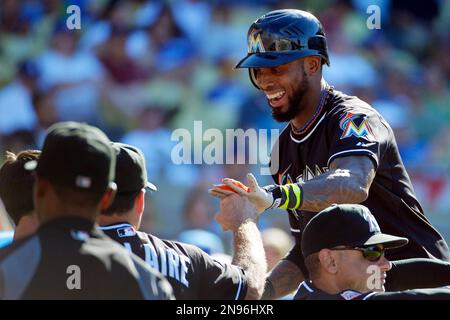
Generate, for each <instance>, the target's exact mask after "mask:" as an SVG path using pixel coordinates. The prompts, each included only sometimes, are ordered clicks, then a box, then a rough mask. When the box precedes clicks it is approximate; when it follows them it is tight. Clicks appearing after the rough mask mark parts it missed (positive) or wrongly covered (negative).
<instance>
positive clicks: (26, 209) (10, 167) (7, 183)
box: [0, 150, 41, 225]
mask: <svg viewBox="0 0 450 320" xmlns="http://www.w3.org/2000/svg"><path fill="white" fill-rule="evenodd" d="M40 154H41V151H39V150H24V151H21V152H19V153H18V154H17V155H16V154H14V153H12V152H9V151H6V161H5V163H4V164H3V166H2V167H1V168H0V198H1V199H2V201H3V204H4V206H5V209H6V211H7V212H8V214H9V216H10V217H11V219H12V220H13V221H14V223H15V224H16V225H17V224H18V223H19V221H20V219H21V218H22V217H23V216H25V215H27V214H29V213H31V212H32V211H33V210H34V203H33V184H34V176H33V173H32V172H30V171H28V170H26V169H25V167H24V165H25V163H27V162H28V161H32V160H38V159H39V156H40Z"/></svg>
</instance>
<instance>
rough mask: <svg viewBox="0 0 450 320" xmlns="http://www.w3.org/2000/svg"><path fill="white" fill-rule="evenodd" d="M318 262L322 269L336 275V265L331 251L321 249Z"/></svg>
mask: <svg viewBox="0 0 450 320" xmlns="http://www.w3.org/2000/svg"><path fill="white" fill-rule="evenodd" d="M319 260H320V264H321V265H322V267H323V268H324V269H325V270H327V272H328V273H331V274H336V273H337V263H336V259H335V257H334V255H333V251H331V250H329V249H322V250H320V251H319Z"/></svg>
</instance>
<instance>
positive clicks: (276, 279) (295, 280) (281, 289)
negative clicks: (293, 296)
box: [263, 260, 304, 299]
mask: <svg viewBox="0 0 450 320" xmlns="http://www.w3.org/2000/svg"><path fill="white" fill-rule="evenodd" d="M268 280H269V281H270V283H271V285H272V290H273V291H272V292H271V293H267V292H264V295H263V299H279V298H281V297H284V296H285V295H288V294H290V293H292V292H294V291H295V290H296V289H297V288H298V286H299V284H300V282H302V281H303V280H304V276H303V273H302V272H301V271H300V269H299V268H298V267H297V266H296V265H295V264H294V263H293V262H291V261H289V260H281V261H280V262H278V264H277V265H276V266H275V268H274V269H273V270H272V272H271V273H270V274H269V276H268Z"/></svg>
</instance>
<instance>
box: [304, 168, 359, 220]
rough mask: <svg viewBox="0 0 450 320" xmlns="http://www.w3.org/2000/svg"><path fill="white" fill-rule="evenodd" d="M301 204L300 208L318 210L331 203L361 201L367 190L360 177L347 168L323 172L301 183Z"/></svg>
mask: <svg viewBox="0 0 450 320" xmlns="http://www.w3.org/2000/svg"><path fill="white" fill-rule="evenodd" d="M302 188H303V204H302V207H301V209H302V210H307V211H312V212H319V211H321V210H323V209H325V208H327V207H329V206H330V205H332V204H333V203H337V204H341V203H361V202H363V201H364V200H366V199H367V196H368V192H367V190H366V189H365V188H364V187H363V186H362V183H361V179H359V178H356V177H354V176H353V175H352V174H351V173H350V172H349V171H348V170H339V169H338V170H336V171H333V172H331V173H328V174H327V173H325V174H323V175H321V176H319V177H317V178H316V179H313V180H310V181H308V182H306V183H305V184H303V185H302Z"/></svg>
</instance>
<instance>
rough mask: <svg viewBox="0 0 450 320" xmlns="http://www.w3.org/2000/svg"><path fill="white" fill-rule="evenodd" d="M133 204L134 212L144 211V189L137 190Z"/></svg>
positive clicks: (140, 212)
mask: <svg viewBox="0 0 450 320" xmlns="http://www.w3.org/2000/svg"><path fill="white" fill-rule="evenodd" d="M134 206H135V212H136V213H137V214H139V215H141V214H142V213H143V212H144V209H145V189H142V190H141V191H139V193H138V195H137V197H136V202H135V204H134Z"/></svg>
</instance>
